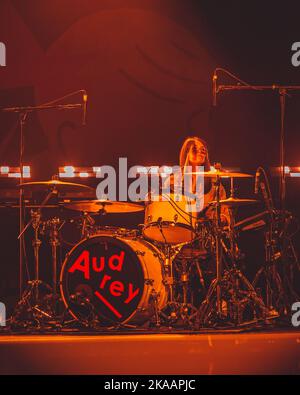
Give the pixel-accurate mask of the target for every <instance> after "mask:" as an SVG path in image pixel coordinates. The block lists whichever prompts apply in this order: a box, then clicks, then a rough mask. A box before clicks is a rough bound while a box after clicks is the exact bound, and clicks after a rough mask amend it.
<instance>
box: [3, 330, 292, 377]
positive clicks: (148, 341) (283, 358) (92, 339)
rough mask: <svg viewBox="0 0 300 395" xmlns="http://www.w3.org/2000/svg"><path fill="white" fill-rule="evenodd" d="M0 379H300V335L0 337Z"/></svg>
mask: <svg viewBox="0 0 300 395" xmlns="http://www.w3.org/2000/svg"><path fill="white" fill-rule="evenodd" d="M0 355H1V361H2V363H1V364H0V374H2V375H3V374H68V375H69V374H104V375H117V374H120V375H127V374H145V375H152V374H153V375H168V374H177V375H185V374H300V331H296V330H291V331H269V332H256V333H254V332H241V333H215V332H214V333H195V334H187V333H171V334H167V333H151V334H150V333H143V334H140V333H136V334H133V333H124V334H109V335H108V334H107V335H104V334H101V335H95V334H93V335H89V334H82V335H80V334H70V335H68V334H56V335H53V334H52V335H50V334H49V335H15V334H14V335H7V334H5V335H4V334H3V335H1V336H0Z"/></svg>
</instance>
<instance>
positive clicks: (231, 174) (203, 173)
mask: <svg viewBox="0 0 300 395" xmlns="http://www.w3.org/2000/svg"><path fill="white" fill-rule="evenodd" d="M184 174H187V175H195V176H198V175H199V176H203V177H204V178H205V177H207V178H214V177H217V176H219V177H221V178H227V177H228V178H250V177H253V175H252V174H247V173H238V172H231V171H225V170H220V171H219V170H216V171H212V170H210V171H190V172H186V173H184Z"/></svg>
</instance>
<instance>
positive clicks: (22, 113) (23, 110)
mask: <svg viewBox="0 0 300 395" xmlns="http://www.w3.org/2000/svg"><path fill="white" fill-rule="evenodd" d="M78 93H82V94H83V102H82V103H80V104H57V103H58V102H59V101H61V100H63V99H66V98H69V97H71V96H74V95H76V94H78ZM85 97H87V95H86V91H85V90H79V91H76V92H72V93H70V94H68V95H65V96H64V97H62V98H60V99H57V100H54V101H52V102H51V103H48V104H44V105H40V106H27V107H6V108H1V109H0V111H2V112H6V113H17V114H18V115H19V130H20V146H19V168H20V184H21V185H22V184H23V181H24V174H23V172H24V169H23V165H24V151H25V147H24V140H25V139H24V129H25V123H26V120H27V116H28V114H29V113H32V112H36V111H41V110H53V109H56V110H72V109H78V108H82V109H83V111H84V112H85V110H86V100H85ZM83 119H85V118H83ZM19 206H20V209H19V233H20V234H19V237H18V240H19V298H20V299H21V298H22V294H23V264H24V250H25V240H24V229H23V228H24V222H25V221H24V218H25V205H24V189H23V187H22V186H21V187H20V189H19Z"/></svg>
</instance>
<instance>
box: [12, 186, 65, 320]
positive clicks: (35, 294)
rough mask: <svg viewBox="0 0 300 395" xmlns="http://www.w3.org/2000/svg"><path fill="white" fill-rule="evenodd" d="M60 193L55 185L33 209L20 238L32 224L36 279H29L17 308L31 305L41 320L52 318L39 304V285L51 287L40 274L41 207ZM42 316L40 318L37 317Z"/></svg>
mask: <svg viewBox="0 0 300 395" xmlns="http://www.w3.org/2000/svg"><path fill="white" fill-rule="evenodd" d="M57 193H58V191H57V189H56V188H55V187H53V188H52V189H51V191H50V192H49V193H48V195H47V196H46V198H45V199H44V200H43V202H42V203H41V205H40V207H39V208H38V209H37V210H31V219H30V221H29V222H28V223H27V225H26V226H25V227H24V228H23V230H22V232H21V233H20V234H19V236H18V239H20V238H22V237H23V236H24V233H25V232H26V231H27V230H28V229H29V227H30V226H32V228H33V229H34V239H33V242H32V245H33V249H34V262H35V279H34V280H32V281H28V285H29V288H28V289H27V290H25V294H24V295H23V294H22V296H21V299H20V301H19V302H18V304H17V308H16V310H17V311H19V310H20V308H22V307H23V306H26V305H27V306H29V310H28V312H29V311H31V312H32V314H33V317H34V318H35V319H36V320H37V321H39V319H40V317H47V318H52V317H51V315H50V314H48V313H47V312H45V311H43V310H41V309H40V308H39V307H38V306H39V303H40V300H39V299H40V298H39V296H40V295H39V287H40V286H41V285H44V286H45V288H46V289H48V290H49V289H50V287H49V286H48V285H47V284H46V283H44V282H43V281H41V280H40V274H39V249H40V246H41V240H40V239H39V231H40V225H41V209H42V208H43V207H44V206H45V205H46V204H47V202H48V201H49V199H50V198H51V197H52V196H56V195H57ZM31 297H32V302H31V303H29V300H30V298H31ZM37 315H38V316H40V317H39V318H36V317H37Z"/></svg>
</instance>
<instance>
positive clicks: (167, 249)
mask: <svg viewBox="0 0 300 395" xmlns="http://www.w3.org/2000/svg"><path fill="white" fill-rule="evenodd" d="M185 244H186V243H183V244H182V245H185ZM182 245H181V244H180V245H175V246H171V245H169V244H167V245H164V266H163V268H164V280H163V283H164V284H165V285H166V286H167V287H168V302H167V304H166V306H165V307H164V308H163V309H162V310H160V311H157V313H158V316H159V317H162V318H163V320H164V321H165V322H168V323H171V324H174V323H175V322H176V321H178V319H180V318H181V319H182V320H183V321H184V322H187V323H188V324H189V325H190V326H192V325H193V324H192V319H193V318H194V316H196V315H197V313H198V310H197V309H196V308H195V307H194V306H193V305H191V304H189V303H187V298H186V297H184V300H183V302H178V301H176V300H175V295H174V284H175V277H174V258H175V256H176V255H177V254H178V252H179V251H180V247H181V246H182ZM187 276H188V274H187V273H185V274H184V275H183V277H182V278H184V281H183V287H186V286H187V284H186V282H187V278H186V277H187ZM168 309H170V312H168ZM190 310H191V311H193V312H194V313H193V314H192V315H190V316H189V311H190ZM165 312H166V313H165ZM156 323H157V324H158V325H161V321H160V318H159V319H156Z"/></svg>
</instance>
